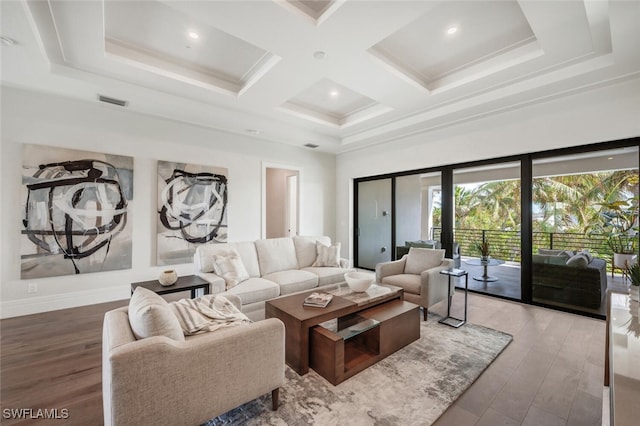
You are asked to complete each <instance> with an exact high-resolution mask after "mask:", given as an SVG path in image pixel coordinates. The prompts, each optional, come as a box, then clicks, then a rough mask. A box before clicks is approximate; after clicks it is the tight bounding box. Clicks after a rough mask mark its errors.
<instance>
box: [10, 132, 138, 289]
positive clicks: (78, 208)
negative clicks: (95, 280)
mask: <svg viewBox="0 0 640 426" xmlns="http://www.w3.org/2000/svg"><path fill="white" fill-rule="evenodd" d="M21 192H22V200H21V205H20V207H18V208H20V210H21V211H22V224H23V228H22V236H21V240H22V241H21V246H22V248H21V249H17V250H16V251H18V250H20V251H21V253H22V256H21V273H20V278H22V279H31V278H42V277H53V276H60V275H73V274H84V273H90V272H104V271H114V270H120V269H130V268H131V256H132V255H131V253H132V251H131V234H132V233H131V223H130V221H127V214H128V211H129V208H130V203H131V201H132V200H133V157H127V156H123V155H113V154H104V153H98V152H90V151H80V150H75V149H67V148H58V147H49V146H41V145H31V144H24V145H23V146H22V191H21Z"/></svg>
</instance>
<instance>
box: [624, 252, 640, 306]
mask: <svg viewBox="0 0 640 426" xmlns="http://www.w3.org/2000/svg"><path fill="white" fill-rule="evenodd" d="M627 275H628V276H629V279H630V280H631V286H630V287H629V297H631V300H635V301H636V302H638V301H640V300H639V298H640V294H638V293H639V292H640V263H638V262H637V260H636V262H635V263H633V264H631V265H629V264H627Z"/></svg>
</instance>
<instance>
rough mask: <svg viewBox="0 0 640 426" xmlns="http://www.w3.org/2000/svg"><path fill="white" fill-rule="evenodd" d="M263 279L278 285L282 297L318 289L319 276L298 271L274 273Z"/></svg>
mask: <svg viewBox="0 0 640 426" xmlns="http://www.w3.org/2000/svg"><path fill="white" fill-rule="evenodd" d="M263 278H264V279H265V280H269V281H273V282H275V283H277V284H278V285H279V286H280V295H283V294H291V293H295V292H296V291H302V290H309V289H312V288H316V287H318V276H317V275H315V274H312V273H311V272H307V271H301V270H298V269H291V270H288V271H278V272H273V273H271V274H267V275H265V276H264V277H263Z"/></svg>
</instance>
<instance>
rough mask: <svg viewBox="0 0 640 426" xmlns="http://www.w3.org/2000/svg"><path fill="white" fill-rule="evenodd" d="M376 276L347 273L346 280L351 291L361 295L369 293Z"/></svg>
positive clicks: (362, 273)
mask: <svg viewBox="0 0 640 426" xmlns="http://www.w3.org/2000/svg"><path fill="white" fill-rule="evenodd" d="M374 278H375V277H374V276H373V275H371V274H366V273H364V272H347V273H346V274H344V279H345V281H346V282H347V284H348V285H349V288H350V289H351V291H355V292H356V293H361V292H363V291H367V289H368V288H369V287H371V284H373V280H374Z"/></svg>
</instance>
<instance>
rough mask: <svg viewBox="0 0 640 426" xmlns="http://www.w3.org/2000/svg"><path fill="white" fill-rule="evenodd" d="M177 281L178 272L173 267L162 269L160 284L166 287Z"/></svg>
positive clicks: (159, 278)
mask: <svg viewBox="0 0 640 426" xmlns="http://www.w3.org/2000/svg"><path fill="white" fill-rule="evenodd" d="M176 281H178V273H177V272H176V271H174V270H173V269H169V270H167V271H162V272H161V273H160V276H159V277H158V282H159V283H160V285H161V286H165V287H167V286H170V285H173V284H175V282H176Z"/></svg>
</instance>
